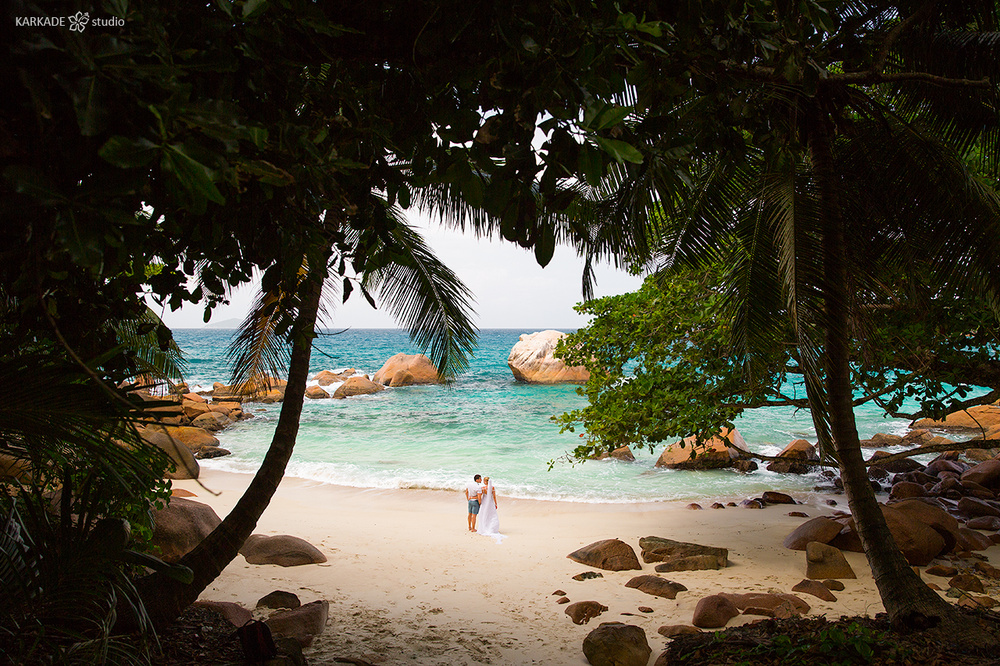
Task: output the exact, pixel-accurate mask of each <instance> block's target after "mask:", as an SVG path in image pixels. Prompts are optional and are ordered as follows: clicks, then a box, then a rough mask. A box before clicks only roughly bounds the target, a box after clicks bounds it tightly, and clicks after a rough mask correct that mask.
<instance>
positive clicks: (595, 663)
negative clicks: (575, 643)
mask: <svg viewBox="0 0 1000 666" xmlns="http://www.w3.org/2000/svg"><path fill="white" fill-rule="evenodd" d="M652 653H653V650H652V648H650V647H649V643H648V642H647V641H646V632H645V631H643V629H642V627H637V626H635V625H632V624H623V623H621V622H603V623H602V624H601V626H599V627H598V628H597V629H594V630H593V631H592V632H590V633H589V634H587V637H586V638H584V639H583V654H584V656H585V657H586V658H587V661H589V662H590V663H591V666H646V663H647V662H648V661H649V655H651V654H652Z"/></svg>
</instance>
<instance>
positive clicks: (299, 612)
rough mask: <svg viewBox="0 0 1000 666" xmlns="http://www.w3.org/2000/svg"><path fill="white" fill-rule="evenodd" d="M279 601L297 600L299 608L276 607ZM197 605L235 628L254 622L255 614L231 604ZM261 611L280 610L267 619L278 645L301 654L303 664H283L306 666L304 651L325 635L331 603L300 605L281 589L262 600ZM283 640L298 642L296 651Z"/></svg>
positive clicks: (296, 606) (314, 602)
mask: <svg viewBox="0 0 1000 666" xmlns="http://www.w3.org/2000/svg"><path fill="white" fill-rule="evenodd" d="M277 600H281V603H290V602H291V600H294V604H295V605H294V606H286V605H275V604H276V601H277ZM194 605H195V606H200V607H202V608H210V609H212V610H214V611H216V612H218V613H220V614H221V615H222V616H223V617H225V618H226V619H227V620H228V621H229V622H230V623H231V624H232V625H233V626H234V627H242V626H243V625H244V624H246V623H247V622H249V621H250V620H252V619H253V614H252V613H251V612H250V611H249V610H248V609H246V608H244V607H243V606H241V605H239V604H237V603H233V602H231V601H196V602H195V603H194ZM257 608H258V609H261V608H271V609H280V610H274V611H273V612H272V613H271V614H270V615H268V616H267V617H266V618H265V619H264V622H265V624H267V626H268V628H269V629H270V630H271V633H272V635H273V636H274V639H275V643H277V644H278V646H279V651H282V652H289V653H291V652H297V653H298V654H299V661H287V660H286V661H281V662H280V663H305V662H304V661H302V660H301V648H305V647H309V646H310V645H311V644H312V642H313V639H315V638H316V637H317V636H319V635H320V634H322V633H323V631H324V630H325V629H326V622H327V618H328V617H329V614H330V602H329V601H326V600H325V599H319V600H317V601H313V602H310V603H308V604H302V605H300V604H299V599H298V597H296V596H295V595H294V594H292V593H291V592H282V591H280V590H276V591H274V592H272V593H271V594H269V595H267V596H266V597H264V598H263V599H261V600H260V601H258V602H257ZM282 639H286V640H291V641H294V644H295V645H294V646H293V647H294V648H295V649H294V650H291V651H290V650H288V649H287V647H285V646H282V645H281V643H282ZM282 648H284V649H282ZM268 663H271V662H268ZM276 663H277V662H276Z"/></svg>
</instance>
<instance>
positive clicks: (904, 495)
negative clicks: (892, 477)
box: [889, 481, 927, 500]
mask: <svg viewBox="0 0 1000 666" xmlns="http://www.w3.org/2000/svg"><path fill="white" fill-rule="evenodd" d="M926 494H927V491H926V490H924V487H923V486H922V485H920V484H919V483H913V482H912V481H901V482H899V483H895V484H893V486H892V489H891V490H890V491H889V499H890V500H904V499H910V498H913V497H923V496H924V495H926Z"/></svg>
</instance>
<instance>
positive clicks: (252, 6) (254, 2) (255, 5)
mask: <svg viewBox="0 0 1000 666" xmlns="http://www.w3.org/2000/svg"><path fill="white" fill-rule="evenodd" d="M266 2H267V0H247V1H246V2H245V3H243V18H250V17H251V16H253V15H254V14H256V13H258V12H259V11H260V10H261V8H262V7H263V6H264V4H265V3H266Z"/></svg>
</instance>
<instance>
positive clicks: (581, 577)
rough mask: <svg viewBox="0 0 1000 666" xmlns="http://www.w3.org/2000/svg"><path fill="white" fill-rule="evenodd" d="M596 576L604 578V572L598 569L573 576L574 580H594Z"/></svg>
mask: <svg viewBox="0 0 1000 666" xmlns="http://www.w3.org/2000/svg"><path fill="white" fill-rule="evenodd" d="M594 578H604V574H602V573H598V572H596V571H584V572H583V573H578V574H577V575H575V576H573V580H592V579H594Z"/></svg>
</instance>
